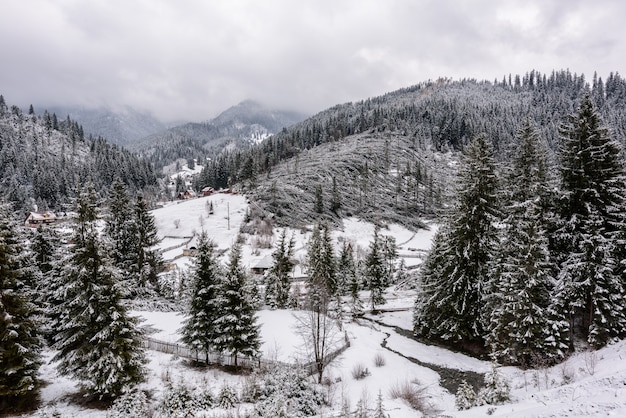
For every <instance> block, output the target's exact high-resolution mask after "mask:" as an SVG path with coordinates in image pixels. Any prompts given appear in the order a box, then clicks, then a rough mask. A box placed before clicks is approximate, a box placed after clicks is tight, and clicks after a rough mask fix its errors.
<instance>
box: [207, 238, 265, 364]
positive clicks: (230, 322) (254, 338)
mask: <svg viewBox="0 0 626 418" xmlns="http://www.w3.org/2000/svg"><path fill="white" fill-rule="evenodd" d="M248 281H249V278H248V277H247V275H246V273H245V271H244V269H243V267H242V266H241V247H240V246H239V244H235V246H233V248H232V249H231V252H230V261H229V263H228V266H227V271H226V274H225V276H224V281H223V283H222V291H221V296H220V297H219V302H218V303H219V304H220V313H221V315H220V317H219V318H217V319H216V320H215V326H216V329H217V331H218V333H219V337H218V338H217V339H215V347H216V349H217V350H218V351H222V352H226V353H228V354H230V355H232V356H233V357H234V360H235V362H234V363H235V364H234V365H235V367H236V366H237V365H238V364H237V359H238V356H239V355H244V356H247V357H251V358H255V357H258V355H259V347H260V346H261V337H260V330H259V327H260V326H259V325H258V324H257V316H256V312H255V309H254V306H253V304H252V301H251V300H250V299H251V296H250V295H249V294H248V292H247V289H249V285H248Z"/></svg>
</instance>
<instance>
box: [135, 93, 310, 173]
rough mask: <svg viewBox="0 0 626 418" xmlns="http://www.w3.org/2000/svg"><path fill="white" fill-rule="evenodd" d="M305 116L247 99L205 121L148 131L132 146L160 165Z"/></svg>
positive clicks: (238, 145) (258, 136) (253, 139)
mask: <svg viewBox="0 0 626 418" xmlns="http://www.w3.org/2000/svg"><path fill="white" fill-rule="evenodd" d="M304 118H305V116H304V115H302V114H299V113H296V112H289V111H281V110H272V109H269V108H267V107H265V106H263V105H261V104H259V103H257V102H254V101H250V100H248V101H244V102H242V103H239V104H238V105H236V106H233V107H231V108H229V109H227V110H225V111H224V112H222V113H221V114H220V115H219V116H217V117H216V118H214V119H212V120H210V121H208V122H202V123H186V124H183V125H179V126H175V127H173V128H170V129H167V130H165V131H163V132H159V133H156V134H153V135H149V136H148V137H146V138H144V139H142V140H141V141H139V142H137V143H136V144H134V145H133V146H132V147H131V149H132V150H133V151H135V152H138V153H140V154H142V155H144V156H145V157H146V158H148V159H149V160H150V161H151V162H152V163H153V164H154V165H155V167H156V168H157V169H161V168H163V167H164V166H166V165H168V164H172V163H174V162H175V161H176V160H178V159H181V158H182V159H185V160H188V159H191V158H195V159H198V161H203V160H205V159H206V158H215V157H216V156H217V155H219V154H220V153H221V152H223V151H224V150H228V149H230V150H233V149H245V148H248V147H250V146H251V145H254V144H255V143H258V142H260V141H262V140H264V139H265V138H267V137H269V136H270V135H272V134H274V133H276V132H279V131H280V130H281V129H282V128H285V127H288V126H290V125H293V124H294V123H296V122H299V121H301V120H303V119H304Z"/></svg>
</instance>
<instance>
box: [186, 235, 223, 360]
mask: <svg viewBox="0 0 626 418" xmlns="http://www.w3.org/2000/svg"><path fill="white" fill-rule="evenodd" d="M214 247H215V244H214V243H213V241H211V240H210V239H208V237H207V235H206V233H204V232H203V233H202V234H201V235H200V237H199V238H198V251H197V256H196V266H195V270H194V273H193V279H192V280H193V284H192V294H191V303H190V306H189V310H188V312H187V319H185V322H184V323H183V328H182V330H181V332H182V337H181V341H182V342H183V343H185V344H186V345H188V346H189V347H191V348H193V349H196V350H198V351H204V352H205V353H206V360H207V362H208V356H209V352H210V351H211V349H212V348H213V345H214V341H215V340H216V339H217V338H218V337H219V335H220V332H219V329H218V328H217V326H216V324H215V321H216V320H217V319H218V318H219V317H220V316H221V313H222V307H221V305H220V302H221V299H220V297H221V294H222V274H223V272H222V269H221V268H220V266H219V264H218V262H217V259H216V256H215V253H214Z"/></svg>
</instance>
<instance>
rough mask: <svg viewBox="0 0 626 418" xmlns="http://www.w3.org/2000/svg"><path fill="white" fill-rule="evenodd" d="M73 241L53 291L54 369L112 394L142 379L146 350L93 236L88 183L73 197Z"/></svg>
mask: <svg viewBox="0 0 626 418" xmlns="http://www.w3.org/2000/svg"><path fill="white" fill-rule="evenodd" d="M77 205H78V207H77V212H78V219H77V224H76V226H75V233H74V237H73V241H74V245H73V246H72V247H71V250H70V251H71V253H70V255H69V258H68V259H67V260H66V262H65V263H64V264H65V268H64V271H63V274H62V280H63V282H62V283H61V286H60V287H59V288H58V289H56V292H57V299H58V300H61V301H62V303H61V304H60V305H59V306H57V307H56V311H57V314H58V318H59V324H58V327H57V328H56V329H55V331H56V334H55V337H54V339H55V345H54V348H56V349H57V350H58V353H57V355H56V356H55V357H54V360H58V361H59V364H58V370H59V372H60V373H61V374H63V375H69V376H71V377H73V378H75V379H77V380H79V381H80V384H81V386H82V387H83V388H84V389H85V390H86V391H87V392H88V393H89V394H92V395H95V396H97V397H99V398H101V399H102V398H112V397H116V396H118V395H120V394H122V393H124V392H126V391H128V390H130V389H131V388H132V387H133V386H134V385H135V384H137V383H139V382H141V381H142V380H143V379H144V376H145V371H144V364H145V362H146V359H145V353H144V351H143V349H142V348H141V337H142V331H141V330H140V328H139V327H138V320H137V318H135V317H133V316H130V315H129V313H128V311H127V308H126V307H125V306H124V305H123V304H122V291H121V289H120V284H119V275H118V272H117V270H116V269H115V268H114V267H113V265H112V262H111V260H110V258H109V257H108V253H109V247H108V245H107V243H106V242H105V241H102V240H101V238H100V237H99V236H98V230H97V227H96V221H97V207H96V206H97V201H96V193H95V190H94V189H93V186H92V185H88V186H87V187H86V188H85V190H83V191H82V192H81V194H80V196H79V197H78V199H77Z"/></svg>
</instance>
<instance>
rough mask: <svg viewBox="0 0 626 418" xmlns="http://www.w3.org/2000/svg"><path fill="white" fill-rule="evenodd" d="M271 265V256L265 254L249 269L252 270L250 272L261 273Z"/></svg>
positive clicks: (272, 260)
mask: <svg viewBox="0 0 626 418" xmlns="http://www.w3.org/2000/svg"><path fill="white" fill-rule="evenodd" d="M273 265H274V259H273V258H272V256H271V255H266V256H265V257H263V258H262V259H260V260H259V261H257V263H256V264H255V265H254V266H252V267H251V269H250V270H252V273H254V274H259V275H261V274H264V273H265V272H266V271H267V270H269V269H270V268H272V266H273Z"/></svg>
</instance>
